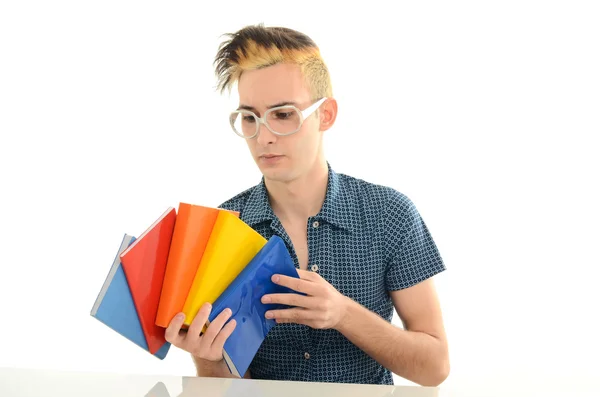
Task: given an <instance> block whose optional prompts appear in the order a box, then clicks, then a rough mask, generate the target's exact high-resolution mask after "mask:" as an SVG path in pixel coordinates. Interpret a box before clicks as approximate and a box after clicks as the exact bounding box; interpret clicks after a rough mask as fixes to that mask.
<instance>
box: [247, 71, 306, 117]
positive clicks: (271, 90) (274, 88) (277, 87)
mask: <svg viewBox="0 0 600 397" xmlns="http://www.w3.org/2000/svg"><path fill="white" fill-rule="evenodd" d="M238 93H239V96H240V104H244V105H250V106H254V107H256V108H261V107H266V106H269V105H271V104H274V103H279V102H285V101H294V102H298V103H304V102H308V101H309V100H310V91H309V90H308V87H307V86H306V83H305V80H304V78H303V76H302V72H301V69H300V66H298V65H294V64H284V63H282V64H277V65H273V66H269V67H266V68H262V69H257V70H250V71H245V72H243V73H242V75H241V77H240V79H239V82H238Z"/></svg>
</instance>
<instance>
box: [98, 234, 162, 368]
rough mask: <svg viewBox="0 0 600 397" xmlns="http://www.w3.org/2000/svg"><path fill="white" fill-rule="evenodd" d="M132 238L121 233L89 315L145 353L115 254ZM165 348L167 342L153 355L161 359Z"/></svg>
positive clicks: (128, 293) (122, 272) (131, 299)
mask: <svg viewBox="0 0 600 397" xmlns="http://www.w3.org/2000/svg"><path fill="white" fill-rule="evenodd" d="M134 241H135V237H134V236H131V235H128V234H125V235H124V236H123V239H122V241H121V246H120V247H119V251H118V252H117V255H116V256H115V259H114V261H113V264H112V266H111V268H110V271H109V273H108V276H107V277H106V280H105V281H104V284H103V285H102V288H101V289H100V293H99V294H98V297H97V299H96V302H94V306H93V307H92V310H91V312H90V314H91V316H92V317H94V318H96V319H97V320H98V321H100V322H101V323H103V324H105V325H106V326H108V327H109V328H111V329H112V330H113V331H115V332H117V333H119V334H121V335H122V336H123V337H125V338H127V339H129V340H130V341H131V342H133V343H135V344H136V345H138V346H139V347H141V348H142V349H144V350H146V351H148V353H149V352H150V351H149V349H148V344H147V343H146V338H145V336H144V332H143V330H142V325H141V323H140V318H139V316H138V314H137V311H136V309H135V305H134V303H133V297H132V295H131V290H130V289H129V285H128V284H127V278H126V277H125V272H124V271H123V266H122V265H121V260H120V259H119V255H120V254H121V253H122V252H123V251H125V249H126V248H127V247H129V246H130V245H131V244H132V243H133V242H134ZM169 349H170V344H169V343H168V342H166V343H165V344H163V346H162V347H161V348H160V349H159V350H158V351H157V352H156V353H155V354H154V356H155V357H158V358H159V359H161V360H162V359H164V358H165V357H166V356H167V353H168V351H169Z"/></svg>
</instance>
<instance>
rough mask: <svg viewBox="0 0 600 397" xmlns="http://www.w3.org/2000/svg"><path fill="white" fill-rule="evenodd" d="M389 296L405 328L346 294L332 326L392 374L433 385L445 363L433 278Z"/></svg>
mask: <svg viewBox="0 0 600 397" xmlns="http://www.w3.org/2000/svg"><path fill="white" fill-rule="evenodd" d="M391 296H392V300H393V302H394V306H395V307H396V311H397V312H398V315H399V317H400V319H401V320H402V322H403V324H404V326H405V329H406V330H403V329H401V328H398V327H395V326H394V325H392V324H390V323H388V322H387V321H386V320H384V319H383V318H381V317H380V316H378V315H377V314H376V313H373V312H371V311H369V310H368V309H366V308H364V307H363V306H361V305H359V304H358V303H356V302H354V301H352V300H351V299H349V298H346V299H345V308H344V310H343V313H344V316H343V317H342V318H341V320H340V322H339V324H338V325H337V326H336V329H337V330H338V331H339V332H341V333H342V334H343V335H344V336H345V337H346V338H348V340H350V341H351V342H352V343H354V344H355V345H356V346H357V347H359V348H360V349H362V350H363V351H364V352H365V353H367V354H368V355H370V356H371V357H372V358H373V359H374V360H376V361H377V362H379V363H380V364H381V365H383V366H384V367H386V368H388V369H390V370H391V371H392V372H394V373H395V374H397V375H399V376H402V377H403V378H405V379H408V380H410V381H412V382H415V383H417V384H420V385H422V386H438V385H439V384H440V383H442V382H443V381H444V380H445V379H446V378H447V376H448V373H449V371H450V364H449V358H448V344H447V340H446V335H445V331H444V326H443V322H442V315H441V310H440V306H439V302H438V299H437V294H436V292H435V288H434V285H433V280H432V279H428V280H425V281H423V282H421V283H419V284H417V285H414V286H412V287H409V288H406V289H403V290H399V291H393V292H392V293H391Z"/></svg>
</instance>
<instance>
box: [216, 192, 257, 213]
mask: <svg viewBox="0 0 600 397" xmlns="http://www.w3.org/2000/svg"><path fill="white" fill-rule="evenodd" d="M256 188H257V187H256V186H252V187H250V188H248V189H246V190H244V191H242V192H240V193H238V194H236V195H235V196H233V197H230V198H228V199H227V200H225V201H224V202H222V203H221V204H220V205H219V206H218V208H222V209H225V210H230V211H237V212H240V213H241V212H242V211H243V209H244V208H245V207H246V203H247V202H248V199H249V198H250V195H251V194H252V192H253V191H254V190H255V189H256Z"/></svg>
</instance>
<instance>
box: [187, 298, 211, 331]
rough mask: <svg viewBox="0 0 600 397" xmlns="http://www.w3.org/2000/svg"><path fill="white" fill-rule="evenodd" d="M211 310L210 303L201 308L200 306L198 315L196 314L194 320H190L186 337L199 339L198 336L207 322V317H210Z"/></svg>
mask: <svg viewBox="0 0 600 397" xmlns="http://www.w3.org/2000/svg"><path fill="white" fill-rule="evenodd" d="M211 309H212V307H211V305H210V303H205V304H203V305H202V306H200V310H198V313H196V315H195V316H194V319H193V320H192V323H191V324H190V327H189V328H188V336H189V337H190V338H199V337H200V334H201V333H202V328H204V325H205V324H206V321H207V320H208V316H210V311H211Z"/></svg>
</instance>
